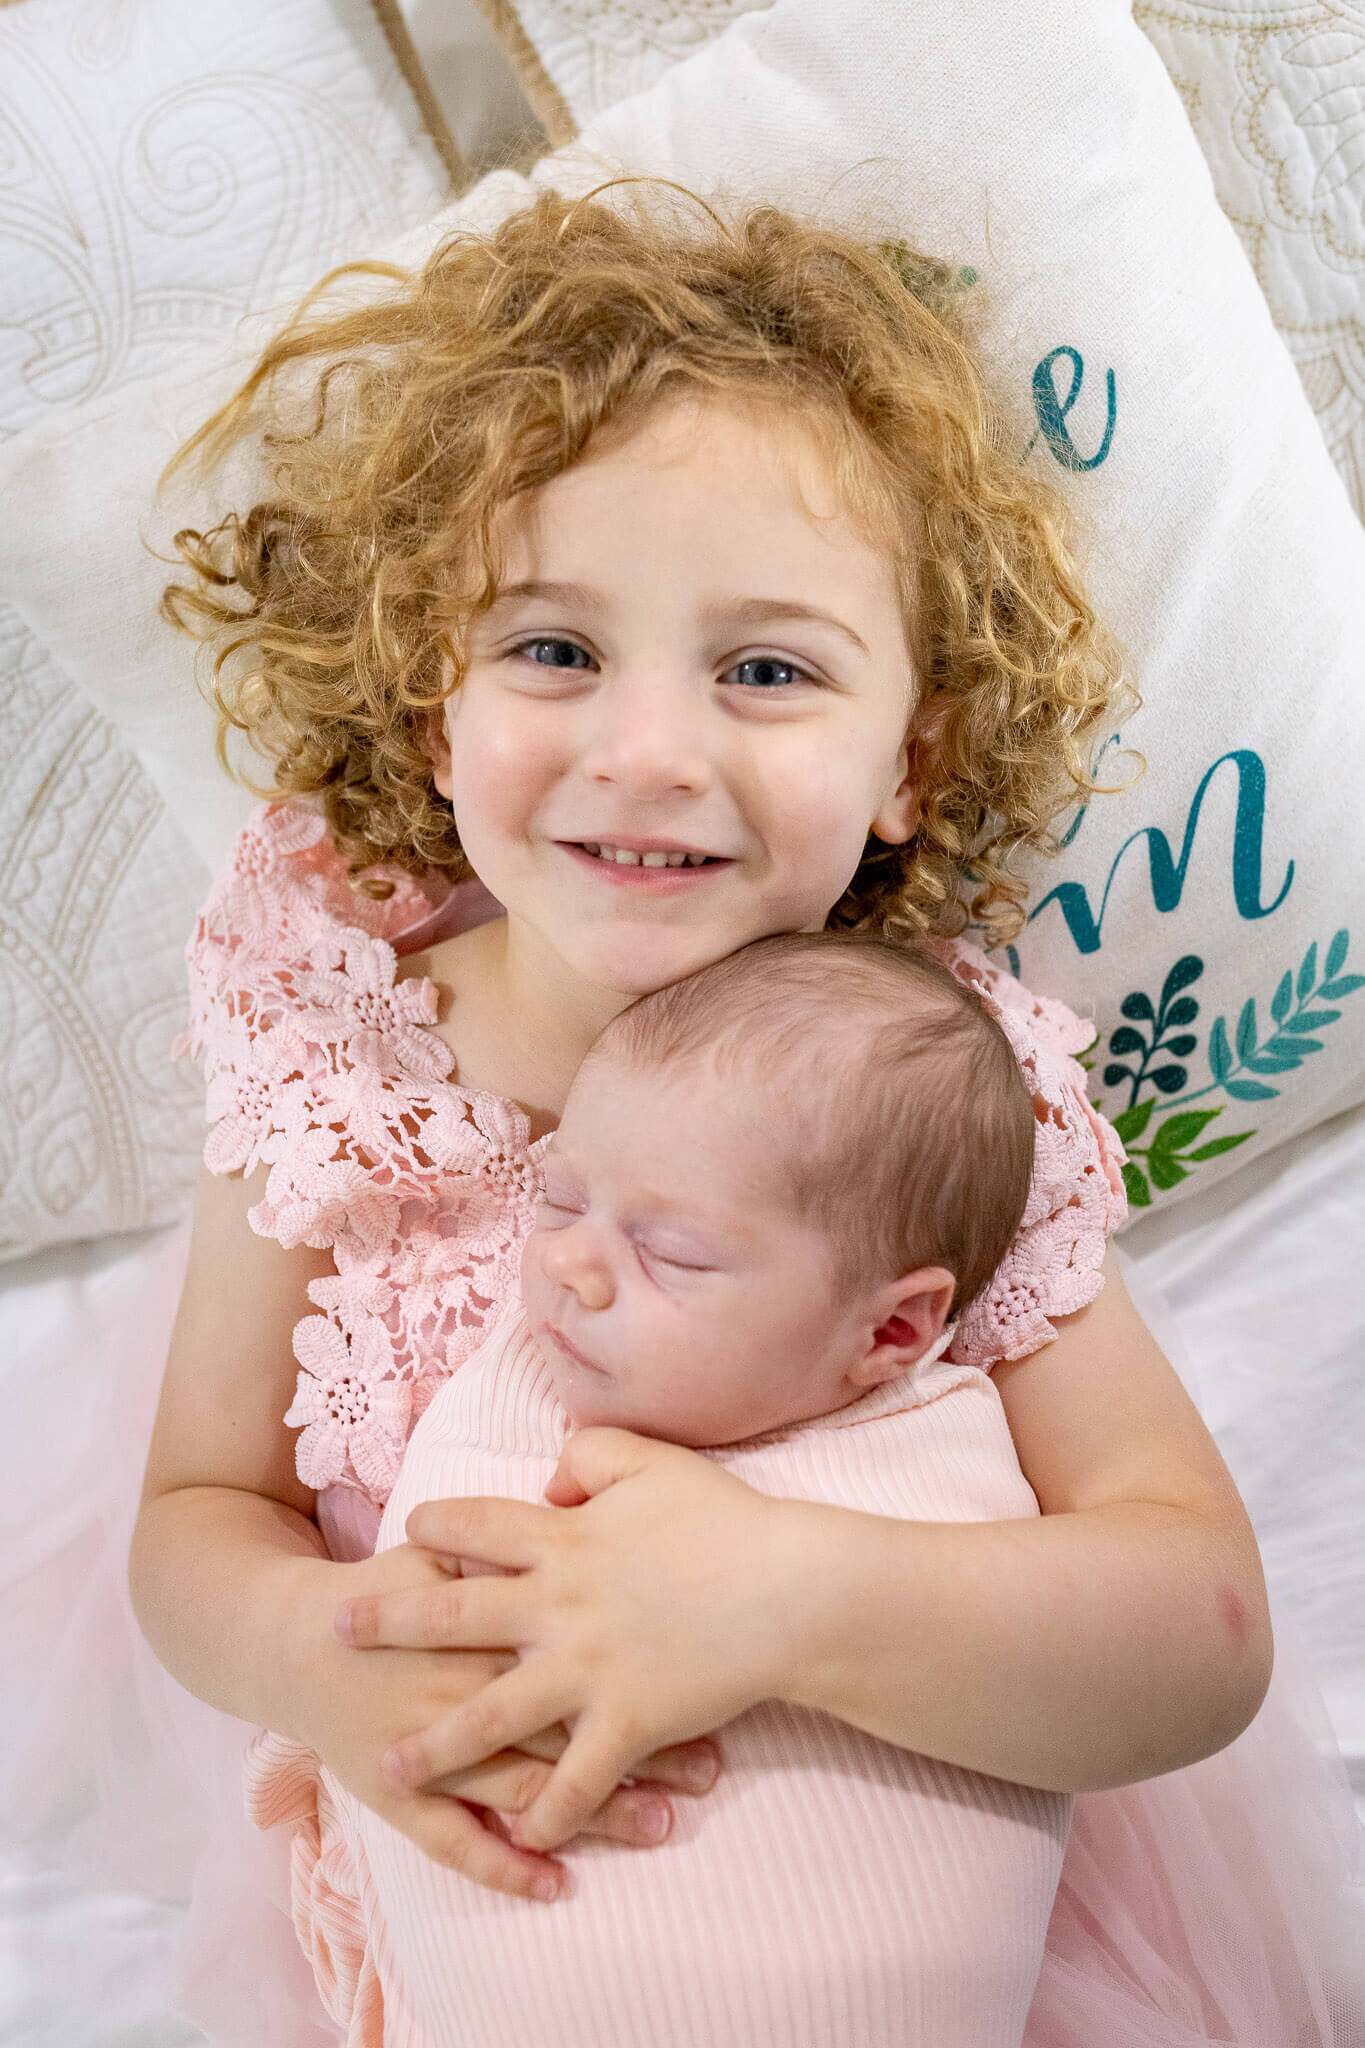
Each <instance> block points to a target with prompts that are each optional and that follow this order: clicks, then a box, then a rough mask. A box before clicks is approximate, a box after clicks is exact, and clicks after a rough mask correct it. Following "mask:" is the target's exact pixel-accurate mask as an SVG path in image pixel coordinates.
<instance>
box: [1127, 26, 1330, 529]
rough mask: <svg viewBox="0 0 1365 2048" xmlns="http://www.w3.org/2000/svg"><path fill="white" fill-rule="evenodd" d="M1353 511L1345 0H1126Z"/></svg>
mask: <svg viewBox="0 0 1365 2048" xmlns="http://www.w3.org/2000/svg"><path fill="white" fill-rule="evenodd" d="M1133 16H1134V19H1135V20H1136V22H1137V24H1138V26H1139V27H1140V28H1141V29H1142V30H1143V32H1144V33H1145V35H1146V36H1147V38H1148V40H1149V41H1150V42H1151V43H1152V44H1153V46H1154V47H1155V49H1156V50H1157V52H1158V54H1159V55H1160V57H1161V59H1162V62H1163V63H1164V64H1165V66H1166V69H1167V70H1168V71H1169V72H1170V74H1171V76H1172V78H1173V79H1174V81H1175V84H1176V86H1177V87H1178V89H1179V91H1180V94H1181V97H1182V98H1183V100H1184V102H1185V106H1186V109H1187V111H1188V113H1189V116H1190V121H1191V124H1192V126H1193V128H1194V131H1195V134H1196V135H1197V136H1198V138H1199V143H1200V146H1201V148H1202V149H1203V152H1204V155H1205V157H1206V158H1207V160H1208V165H1209V169H1210V171H1211V172H1212V174H1213V181H1214V186H1215V189H1216V191H1217V194H1218V201H1219V204H1220V205H1221V207H1222V209H1223V211H1224V213H1225V214H1226V215H1227V216H1228V219H1229V220H1230V221H1231V222H1232V224H1233V226H1234V227H1235V228H1236V230H1237V233H1238V235H1239V236H1240V237H1241V240H1242V243H1243V245H1244V247H1245V249H1246V252H1247V255H1248V257H1249V258H1250V260H1251V263H1252V266H1253V268H1254V269H1255V272H1256V276H1257V278H1258V280H1259V282H1260V285H1261V289H1262V291H1263V292H1264V293H1265V296H1266V299H1267V302H1268V303H1269V306H1270V310H1271V313H1272V315H1273V317H1274V321H1275V325H1276V327H1277V328H1278V329H1279V332H1280V335H1281V338H1282V339H1283V341H1284V343H1285V345H1286V347H1287V348H1288V349H1289V352H1290V354H1291V355H1292V356H1293V358H1294V361H1295V363H1296V364H1297V366H1298V371H1299V376H1300V378H1301V380H1302V382H1303V385H1304V389H1305V390H1306V392H1307V394H1308V397H1309V400H1310V402H1311V404H1312V406H1313V410H1314V411H1315V413H1316V414H1317V416H1318V422H1319V425H1320V426H1321V428H1322V431H1323V436H1324V439H1325V440H1326V442H1327V445H1328V447H1329V449H1330V450H1331V453H1332V458H1333V460H1334V462H1335V463H1336V465H1337V468H1338V470H1339V471H1340V473H1341V477H1342V480H1343V482H1344V483H1345V485H1346V488H1347V490H1348V492H1349V493H1350V494H1351V498H1352V501H1353V503H1354V505H1355V508H1356V511H1357V512H1358V513H1360V515H1361V517H1362V518H1365V320H1362V317H1361V310H1360V309H1361V305H1362V302H1363V301H1365V214H1362V211H1361V205H1360V168H1361V164H1362V161H1365V154H1363V153H1365V15H1363V14H1362V10H1361V6H1360V4H1359V0H1308V4H1307V5H1304V4H1293V0H1270V4H1266V0H1136V4H1135V6H1134V8H1133Z"/></svg>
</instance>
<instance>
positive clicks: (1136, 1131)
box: [1114, 1095, 1218, 1145]
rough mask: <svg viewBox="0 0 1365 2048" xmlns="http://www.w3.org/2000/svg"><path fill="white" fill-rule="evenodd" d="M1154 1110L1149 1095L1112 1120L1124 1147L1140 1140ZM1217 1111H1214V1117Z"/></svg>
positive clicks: (1120, 1112)
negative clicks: (1143, 1100)
mask: <svg viewBox="0 0 1365 2048" xmlns="http://www.w3.org/2000/svg"><path fill="white" fill-rule="evenodd" d="M1155 1108H1156V1097H1155V1096H1154V1095H1149V1096H1148V1098H1147V1100H1146V1101H1145V1102H1135V1103H1134V1104H1133V1105H1132V1107H1131V1108H1130V1109H1123V1110H1120V1111H1119V1113H1118V1115H1117V1116H1116V1117H1115V1118H1114V1129H1115V1130H1116V1131H1117V1132H1118V1134H1119V1136H1120V1138H1121V1139H1122V1140H1123V1142H1124V1144H1125V1145H1131V1144H1132V1142H1133V1139H1134V1138H1140V1137H1141V1136H1142V1134H1143V1132H1144V1131H1145V1130H1146V1128H1147V1126H1148V1124H1149V1123H1150V1122H1151V1121H1152V1111H1153V1110H1154V1109H1155ZM1217 1113H1218V1112H1217V1111H1216V1110H1215V1111H1214V1114H1215V1116H1216V1115H1217Z"/></svg>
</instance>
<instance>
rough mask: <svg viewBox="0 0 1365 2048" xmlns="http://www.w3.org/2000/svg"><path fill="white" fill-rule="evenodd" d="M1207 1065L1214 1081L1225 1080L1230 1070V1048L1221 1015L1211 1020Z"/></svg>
mask: <svg viewBox="0 0 1365 2048" xmlns="http://www.w3.org/2000/svg"><path fill="white" fill-rule="evenodd" d="M1209 1067H1210V1069H1211V1071H1212V1074H1213V1078H1214V1080H1215V1081H1226V1080H1227V1077H1228V1075H1229V1074H1230V1073H1231V1072H1232V1049H1231V1047H1230V1046H1229V1045H1228V1032H1227V1026H1226V1025H1225V1024H1224V1022H1223V1020H1222V1018H1221V1017H1215V1018H1214V1020H1213V1029H1212V1031H1210V1033H1209Z"/></svg>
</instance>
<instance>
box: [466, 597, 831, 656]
mask: <svg viewBox="0 0 1365 2048" xmlns="http://www.w3.org/2000/svg"><path fill="white" fill-rule="evenodd" d="M525 598H541V599H543V600H545V601H546V602H548V603H550V604H565V605H577V606H579V607H580V608H581V609H582V610H584V611H605V610H608V609H609V606H608V603H607V600H606V598H605V597H604V596H603V594H602V592H601V591H600V590H593V589H592V588H591V587H590V586H589V585H588V584H586V583H556V582H550V581H546V580H544V579H542V578H536V577H528V578H526V579H525V580H524V581H523V582H520V583H505V584H504V585H503V587H502V589H501V590H500V591H499V592H498V594H497V596H496V597H495V598H494V600H493V602H492V604H491V605H490V606H489V607H488V612H497V611H505V610H506V609H507V608H508V606H510V605H513V604H519V603H520V602H521V601H522V600H523V599H525ZM487 616H488V614H487V613H485V617H487ZM702 617H703V619H704V620H705V621H706V623H707V624H708V625H721V624H729V625H734V626H760V625H763V624H765V623H766V622H767V621H769V620H773V619H811V620H813V621H814V622H815V623H816V624H818V625H822V626H832V627H833V628H834V631H835V632H836V633H842V634H843V636H844V638H845V639H846V640H851V641H852V642H853V645H854V646H855V647H856V648H858V649H859V651H860V652H861V653H863V654H869V650H868V647H867V643H866V641H864V640H861V639H860V638H859V636H858V635H857V634H856V633H855V632H854V630H853V628H852V626H849V625H846V624H845V623H844V621H843V620H842V619H836V618H835V616H834V614H833V613H832V612H822V611H821V610H820V609H819V607H818V606H816V605H813V604H802V602H801V601H800V599H799V598H795V597H734V598H727V599H725V600H724V601H723V602H720V603H717V604H709V605H706V606H704V607H703V610H702ZM870 658H871V657H870V654H869V659H870Z"/></svg>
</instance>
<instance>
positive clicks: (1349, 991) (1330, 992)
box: [1318, 974, 1365, 1003]
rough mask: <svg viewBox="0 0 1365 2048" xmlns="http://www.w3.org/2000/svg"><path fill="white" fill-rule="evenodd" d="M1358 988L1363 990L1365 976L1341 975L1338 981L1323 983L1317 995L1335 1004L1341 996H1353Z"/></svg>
mask: <svg viewBox="0 0 1365 2048" xmlns="http://www.w3.org/2000/svg"><path fill="white" fill-rule="evenodd" d="M1358 988H1365V974H1343V975H1342V977H1341V979H1340V981H1325V982H1324V983H1323V984H1322V987H1321V988H1320V989H1319V990H1318V994H1319V995H1320V996H1326V998H1327V1000H1328V1002H1329V1003H1337V1002H1340V1001H1341V998H1342V997H1343V996H1353V995H1354V994H1355V992H1356V990H1357V989H1358Z"/></svg>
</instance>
